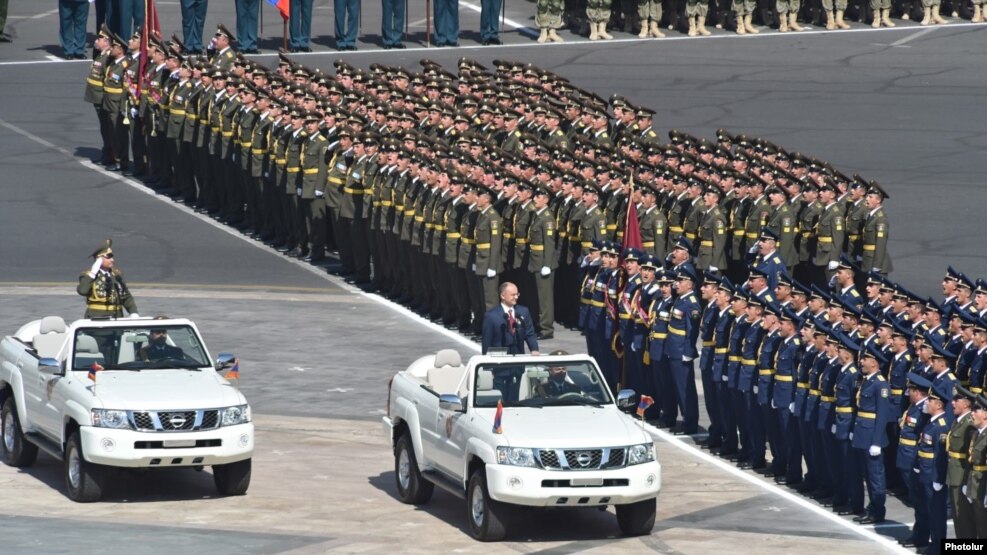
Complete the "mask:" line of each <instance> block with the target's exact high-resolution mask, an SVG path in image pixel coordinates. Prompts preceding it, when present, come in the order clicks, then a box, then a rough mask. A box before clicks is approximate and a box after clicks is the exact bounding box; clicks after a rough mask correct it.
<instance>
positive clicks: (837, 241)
mask: <svg viewBox="0 0 987 555" xmlns="http://www.w3.org/2000/svg"><path fill="white" fill-rule="evenodd" d="M819 202H820V204H822V206H823V208H822V212H820V214H819V221H818V222H817V223H816V227H815V231H816V248H815V251H814V252H813V253H812V266H813V271H812V275H813V279H812V280H811V281H812V282H813V283H815V284H816V285H818V286H820V287H824V286H825V284H826V283H828V282H829V280H830V279H832V277H833V276H834V275H836V269H837V267H839V265H840V254H841V253H842V252H843V251H842V249H841V246H842V245H843V238H844V234H845V230H844V229H843V213H842V210H841V208H840V205H839V203H837V202H836V188H835V187H834V186H833V185H832V183H823V184H822V185H820V187H819Z"/></svg>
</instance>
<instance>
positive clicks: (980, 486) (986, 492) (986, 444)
mask: <svg viewBox="0 0 987 555" xmlns="http://www.w3.org/2000/svg"><path fill="white" fill-rule="evenodd" d="M972 412H973V414H972V416H971V418H972V424H973V428H974V432H973V437H972V438H971V440H970V452H969V453H970V456H969V459H968V461H969V463H970V473H969V476H968V477H967V480H966V484H965V486H966V491H965V492H963V494H964V495H965V496H966V498H967V500H968V501H969V502H970V505H971V507H972V508H973V522H974V527H975V529H976V537H977V538H979V539H987V398H985V397H983V396H982V395H977V396H976V399H975V404H974V406H973V411H972ZM961 491H962V488H961Z"/></svg>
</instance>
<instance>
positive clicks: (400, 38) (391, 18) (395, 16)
mask: <svg viewBox="0 0 987 555" xmlns="http://www.w3.org/2000/svg"><path fill="white" fill-rule="evenodd" d="M309 1H311V0H309ZM407 5H408V4H407V0H381V6H380V8H381V21H380V36H381V38H382V39H383V40H384V48H395V47H399V48H400V47H403V43H404V16H405V12H406V11H407Z"/></svg>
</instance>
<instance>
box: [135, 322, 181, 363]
mask: <svg viewBox="0 0 987 555" xmlns="http://www.w3.org/2000/svg"><path fill="white" fill-rule="evenodd" d="M139 356H140V359H141V360H144V361H153V360H164V359H168V358H177V359H181V358H183V357H184V356H185V353H184V352H183V351H182V350H181V349H180V348H179V347H175V346H174V345H169V344H168V331H167V330H164V329H153V330H151V331H150V335H149V338H148V343H147V345H144V346H143V347H141V349H140V353H139Z"/></svg>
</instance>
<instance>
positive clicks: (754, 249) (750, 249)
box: [747, 243, 757, 254]
mask: <svg viewBox="0 0 987 555" xmlns="http://www.w3.org/2000/svg"><path fill="white" fill-rule="evenodd" d="M747 252H748V253H750V254H754V253H755V252H757V243H754V246H753V247H751V248H749V249H747Z"/></svg>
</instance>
